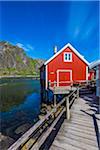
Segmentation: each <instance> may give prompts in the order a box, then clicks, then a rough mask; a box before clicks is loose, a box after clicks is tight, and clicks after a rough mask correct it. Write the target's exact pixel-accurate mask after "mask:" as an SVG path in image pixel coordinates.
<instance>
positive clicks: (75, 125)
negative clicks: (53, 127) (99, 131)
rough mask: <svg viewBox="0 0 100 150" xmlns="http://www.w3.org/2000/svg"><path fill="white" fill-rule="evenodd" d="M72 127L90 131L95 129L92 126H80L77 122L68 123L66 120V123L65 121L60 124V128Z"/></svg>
mask: <svg viewBox="0 0 100 150" xmlns="http://www.w3.org/2000/svg"><path fill="white" fill-rule="evenodd" d="M67 126H68V127H69V126H70V127H74V128H79V129H81V130H88V131H91V132H94V131H95V129H94V128H92V127H91V128H90V127H85V126H82V125H79V124H72V123H69V122H67V124H66V123H63V125H62V128H65V127H67Z"/></svg>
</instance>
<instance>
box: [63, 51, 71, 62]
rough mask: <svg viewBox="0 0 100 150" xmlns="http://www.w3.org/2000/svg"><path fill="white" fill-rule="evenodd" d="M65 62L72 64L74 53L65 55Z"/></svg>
mask: <svg viewBox="0 0 100 150" xmlns="http://www.w3.org/2000/svg"><path fill="white" fill-rule="evenodd" d="M64 62H72V53H70V52H65V53H64Z"/></svg>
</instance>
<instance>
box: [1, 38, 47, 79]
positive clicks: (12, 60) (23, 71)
mask: <svg viewBox="0 0 100 150" xmlns="http://www.w3.org/2000/svg"><path fill="white" fill-rule="evenodd" d="M43 62H44V61H43V60H40V59H32V58H29V57H28V56H27V55H26V53H25V51H24V50H23V49H22V48H19V47H18V46H13V45H12V44H10V43H8V42H5V41H4V42H0V76H9V75H14V76H15V75H21V76H27V75H39V68H40V66H41V65H42V64H43Z"/></svg>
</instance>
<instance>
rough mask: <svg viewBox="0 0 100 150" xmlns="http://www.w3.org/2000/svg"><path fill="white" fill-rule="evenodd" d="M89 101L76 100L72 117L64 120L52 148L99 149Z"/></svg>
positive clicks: (57, 149) (60, 149)
mask: <svg viewBox="0 0 100 150" xmlns="http://www.w3.org/2000/svg"><path fill="white" fill-rule="evenodd" d="M94 114H95V111H94V110H93V109H91V106H90V105H89V101H85V99H84V98H79V99H77V100H75V102H74V104H73V106H72V108H71V118H70V120H69V121H67V120H64V123H63V124H62V126H61V128H60V130H59V132H58V134H57V136H56V137H55V139H54V142H53V143H52V146H51V147H50V150H98V149H99V148H98V142H97V136H96V132H95V126H94V120H93V115H94Z"/></svg>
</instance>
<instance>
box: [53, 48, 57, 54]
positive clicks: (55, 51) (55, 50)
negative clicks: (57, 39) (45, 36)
mask: <svg viewBox="0 0 100 150" xmlns="http://www.w3.org/2000/svg"><path fill="white" fill-rule="evenodd" d="M56 53H57V46H54V55H55V54H56Z"/></svg>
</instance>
